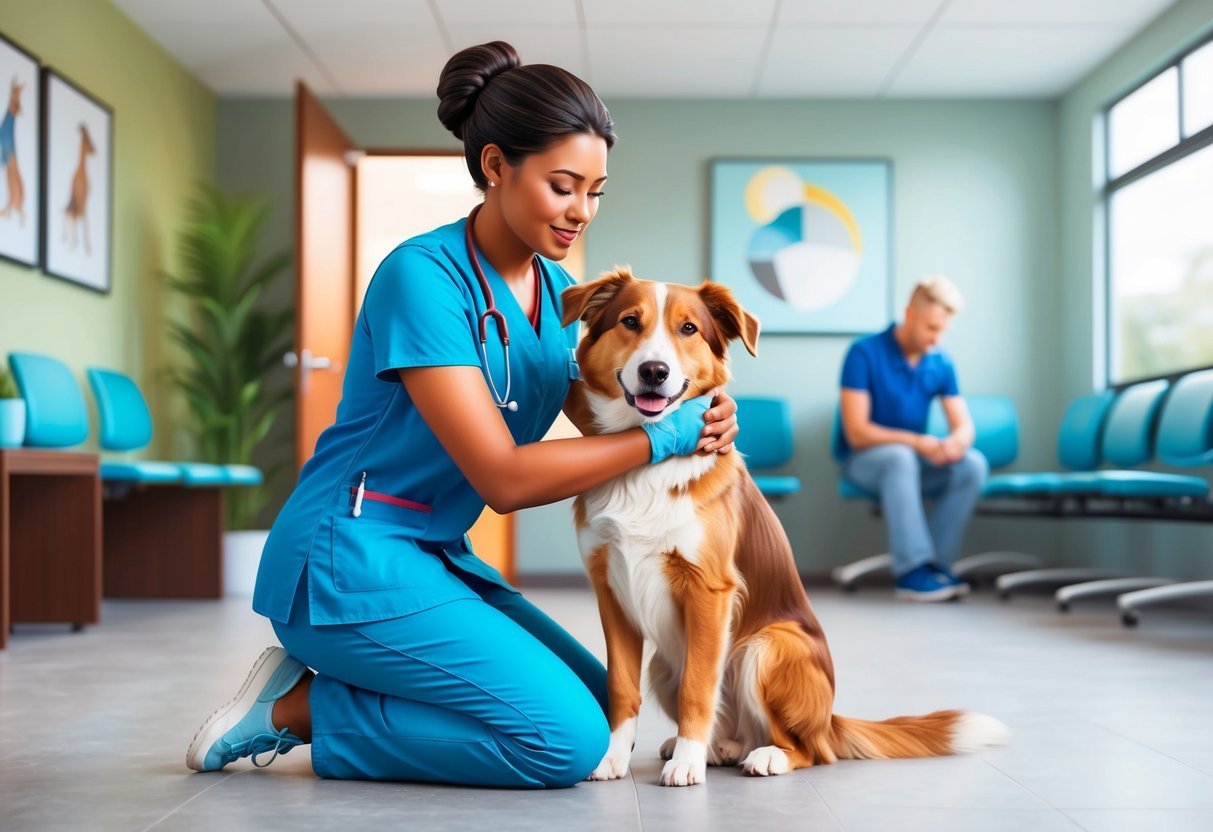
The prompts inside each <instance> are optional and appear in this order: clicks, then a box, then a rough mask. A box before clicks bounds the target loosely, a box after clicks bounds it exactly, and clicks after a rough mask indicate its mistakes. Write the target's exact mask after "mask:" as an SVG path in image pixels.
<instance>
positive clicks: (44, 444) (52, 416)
mask: <svg viewBox="0 0 1213 832" xmlns="http://www.w3.org/2000/svg"><path fill="white" fill-rule="evenodd" d="M8 363H9V367H10V368H11V369H12V371H13V377H14V378H15V379H16V380H17V387H18V388H19V389H20V390H21V398H23V399H25V417H26V420H25V444H26V446H27V447H31V448H70V447H72V446H73V445H79V444H80V443H81V442H83V441H84V440H85V439H87V438H88V411H87V410H86V409H85V407H84V396H82V395H81V394H80V386H79V385H78V384H76V379H75V377H74V376H73V375H72V371H71V370H70V369H68V366H67V365H66V364H64V363H63V362H62V361H59V360H57V359H54V358H51V357H50V356H46V355H39V354H37V353H32V352H14V353H10V354H9V357H8Z"/></svg>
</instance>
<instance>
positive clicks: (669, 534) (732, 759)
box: [563, 269, 1009, 786]
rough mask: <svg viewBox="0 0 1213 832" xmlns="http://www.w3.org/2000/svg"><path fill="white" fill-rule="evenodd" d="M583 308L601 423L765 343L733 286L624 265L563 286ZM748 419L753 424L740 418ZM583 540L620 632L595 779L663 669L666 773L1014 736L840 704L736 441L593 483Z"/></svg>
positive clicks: (821, 646) (956, 746)
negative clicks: (741, 349) (734, 349)
mask: <svg viewBox="0 0 1213 832" xmlns="http://www.w3.org/2000/svg"><path fill="white" fill-rule="evenodd" d="M563 303H564V322H565V325H566V326H567V325H568V324H569V323H571V322H572V321H574V320H576V319H578V318H580V319H581V320H582V321H584V323H585V332H584V334H583V336H582V340H581V343H580V346H579V348H578V351H577V359H578V362H579V363H580V365H581V373H582V378H583V384H581V385H577V386H576V388H575V390H574V396H575V397H578V398H577V399H575V404H574V406H575V408H576V409H577V410H579V411H580V412H579V413H577V414H576V415H577V417H578V418H577V419H576V421H578V422H579V423H580V424H582V425H583V426H585V425H590V426H591V428H590V429H591V430H592V431H594V432H598V433H612V432H616V431H620V430H625V429H627V428H630V427H635V426H637V425H639V424H641V423H642V422H643V421H645V420H655V419H660V418H662V417H663V416H665V415H666V414H667V413H669V412H671V411H672V410H673V409H675V408H677V407H678V406H679V404H680V403H681V401H682V400H683V399H684V398H690V397H693V396H698V395H701V394H703V393H706V392H707V391H709V390H711V389H712V388H714V387H717V386H720V385H723V384H724V383H725V382H726V381H727V380H728V378H729V370H728V358H727V347H728V345H729V343H730V342H731V341H733V340H735V339H738V338H740V339H741V342H742V343H743V344H744V345H745V347H746V349H747V350H749V352H750V354H751V355H756V354H757V353H756V344H755V342H756V341H757V338H758V328H759V324H758V320H757V319H756V318H755V317H754V316H753V315H751V314H750V313H749V312H747V311H745V310H744V309H742V308H741V306H740V305H739V304H738V303H737V301H736V300H735V299H734V298H733V295H732V293H730V292H729V290H728V289H727V288H725V287H724V286H722V285H720V284H717V283H704V284H703V285H701V286H699V287H697V288H695V287H689V286H678V285H672V284H666V283H657V282H652V281H647V280H637V279H635V278H633V277H632V275H631V273H630V272H629V271H628V270H626V269H621V270H617V271H615V272H613V273H608V274H606V275H604V276H603V277H601V278H600V279H598V280H595V281H593V282H591V283H587V284H584V285H580V286H574V287H571V288H569V289H567V290H565V292H564V295H563ZM744 429H745V426H744V424H743V425H742V430H744ZM574 511H575V516H576V524H577V534H578V542H579V545H580V548H581V554H582V558H583V559H584V561H585V565H586V569H587V571H588V572H589V576H590V581H591V583H592V584H593V586H594V591H595V593H596V595H597V598H598V607H599V612H600V614H601V617H602V625H603V629H604V631H605V635H606V644H607V683H608V689H609V693H610V713H609V714H608V719H609V722H610V727H611V739H610V745H609V748H608V750H607V753H606V756H605V757H604V758H603V760H602V762H601V763H600V764H599V766H598V768H597V769H595V771H594V772H593V773H592V774H591V775H590V778H589V779H591V780H611V779H615V778H620V777H623V776H625V775H626V774H627V770H628V764H629V761H630V759H631V755H632V747H633V743H634V740H635V737H636V718H637V715H638V713H639V711H640V670H641V659H642V653H643V649H644V642H645V641H646V640H648V641H649V642H651V643H652V644H653V646H654V648H655V652H654V654H653V658H652V661H651V662H650V664H649V677H650V682H651V684H652V688H653V691H654V693H655V694H656V695H657V699H658V701H659V702H660V703H661V706H662V708H663V709H664V710H665V712H666V713H667V714H669V716H670V718H671V719H673V720H674V721H675V722H676V723H677V724H678V735H677V737H672V738H670V739H669V740H667V741H666V743H665V744H664V745H663V746H662V748H661V755H662V757H663V758H665V759H666V761H667V762H666V764H665V767H664V768H663V770H662V772H661V783H662V784H663V785H667V786H689V785H693V784H696V783H702V782H703V780H704V776H705V766H707V765H732V764H737V763H740V765H741V766H742V767H743V768H744V770H745V771H746V772H747V773H749V774H756V775H764V776H765V775H770V774H783V773H785V772H788V771H791V770H793V769H796V768H801V767H803V766H810V765H814V764H822V763H832V762H834V761H835V760H836V759H839V758H843V759H856V758H864V759H876V758H889V757H925V756H935V755H943V754H954V753H958V752H962V751H971V750H976V749H978V748H981V747H983V746H986V745H994V744H999V743H1002V742H1005V741H1006V740H1007V738H1008V737H1009V732H1008V730H1007V728H1006V726H1004V725H1003V724H1002V723H1001V722H999V721H998V720H996V719H993V718H992V717H988V716H983V715H981V714H974V713H966V712H963V711H936V712H935V713H932V714H928V715H926V716H918V717H898V718H896V719H889V720H885V721H883V722H869V721H865V720H859V719H847V718H845V717H841V716H837V715H835V714H834V713H833V712H832V704H833V700H834V666H833V662H832V661H831V659H830V651H829V649H828V647H827V646H826V639H825V634H824V633H823V632H822V628H821V625H820V624H819V623H818V621H817V617H816V616H815V615H814V614H813V609H812V607H811V606H810V605H809V600H808V598H807V596H806V595H805V592H804V587H803V585H802V584H801V581H800V578H799V575H798V574H797V571H796V564H795V561H794V560H793V557H792V549H791V545H790V544H789V543H788V539H787V536H786V534H785V533H784V531H783V528H782V527H781V526H780V524H779V521H778V520H777V519H776V517H775V514H774V512H772V511H771V509H770V507H769V506H768V505H767V502H766V500H765V499H764V498H763V496H762V495H761V494H760V493H759V491H758V489H757V487H756V486H755V485H754V481H753V480H752V479H751V478H750V475H749V474H748V473H747V472H746V468H745V463H744V462H743V461H742V458H741V455H740V454H737V453H731V454H725V455H723V456H721V455H717V454H714V453H709V454H698V455H695V456H684V457H671V458H670V459H667V460H665V461H664V462H661V463H659V464H657V465H648V466H644V467H642V468H637V469H635V470H633V471H631V472H630V473H628V474H625V475H623V476H621V477H618V478H616V479H614V480H612V481H610V482H607V483H604V484H603V485H600V486H598V487H596V488H593V489H590V490H589V491H587V492H586V493H585V494H583V495H582V496H580V497H578V498H577V500H576V502H575V504H574Z"/></svg>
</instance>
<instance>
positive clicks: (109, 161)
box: [42, 68, 114, 292]
mask: <svg viewBox="0 0 1213 832" xmlns="http://www.w3.org/2000/svg"><path fill="white" fill-rule="evenodd" d="M42 116H43V120H44V121H43V125H44V126H43V130H42V141H43V153H42V212H43V229H44V231H43V237H42V268H43V270H45V271H46V273H47V274H49V275H52V276H54V277H60V278H63V279H65V280H70V281H73V282H75V283H79V284H80V285H82V286H86V287H88V288H90V289H94V290H96V291H98V292H108V291H109V289H110V241H111V232H110V229H111V219H112V217H111V214H112V210H111V206H112V205H113V171H114V142H113V137H114V115H113V111H112V110H111V109H110V108H109V106H108V105H106V104H104V103H102V102H101V101H99V100H97V99H96V98H94V97H93V96H91V95H89V94H88V93H87V92H85V91H84V90H82V89H81V88H80V87H78V86H76V85H75V84H73V83H72V82H71V81H68V80H67V79H66V78H64V77H63V76H62V75H60V74H59V73H57V72H55V71H54V70H52V69H48V68H44V69H43V70H42Z"/></svg>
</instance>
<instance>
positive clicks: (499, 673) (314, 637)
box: [274, 555, 609, 788]
mask: <svg viewBox="0 0 1213 832" xmlns="http://www.w3.org/2000/svg"><path fill="white" fill-rule="evenodd" d="M435 557H437V555H436V556H435ZM447 568H448V569H450V570H451V571H452V572H453V573H454V574H455V575H457V576H459V577H460V579H462V580H463V581H464V583H466V584H467V585H468V586H469V587H471V588H472V590H473V591H475V592H476V593H477V594H478V595H479V596H480V600H462V599H461V600H457V601H451V602H449V603H445V604H442V605H440V606H437V607H433V608H431V609H428V610H423V611H421V612H417V613H413V614H412V615H407V616H403V617H401V618H391V619H387V620H385V621H374V622H370V623H365V624H341V625H315V626H314V625H312V624H310V623H309V622H308V611H307V610H308V604H307V579H306V577H305V578H304V579H303V580H301V581H300V586H299V591H298V592H297V594H296V597H295V602H294V604H293V606H292V611H291V618H290V622H289V623H287V624H282V623H280V622H274V630H275V631H276V632H277V634H278V638H279V639H280V640H281V641H282V645H283V647H285V648H286V650H287V652H288V653H290V655H292V656H294V657H295V658H296V659H298V660H299V661H301V662H303V663H304V664H306V665H308V666H309V667H311V668H312V669H314V670H315V671H316V678H315V679H314V680H313V682H312V689H311V698H310V703H311V709H312V769H313V770H314V771H315V773H316V775H317V776H319V777H326V778H334V779H343V780H346V779H348V780H411V781H424V782H431V783H453V784H461V785H474V786H503V787H522V788H544V787H564V786H571V785H573V784H575V783H577V782H578V781H580V780H584V779H585V778H586V776H587V775H589V773H590V772H591V771H593V770H594V768H595V767H596V766H597V765H598V763H599V762H600V761H601V760H602V757H603V755H604V754H605V753H606V748H607V740H608V736H609V729H608V727H607V721H606V717H605V713H606V707H607V694H606V671H605V669H604V668H603V667H602V664H601V663H600V662H599V661H598V660H597V659H595V658H594V656H593V655H592V654H590V652H589V651H588V650H586V649H585V648H584V647H582V646H581V645H580V644H579V643H578V642H577V641H576V640H574V639H573V637H572V636H570V635H569V634H568V633H567V632H565V630H563V629H562V628H561V627H560V626H559V625H558V624H556V622H554V621H552V619H550V618H548V616H547V615H545V614H544V613H543V612H541V611H540V610H539V609H538V608H537V607H535V606H534V605H533V604H531V603H530V602H528V601H527V600H526V599H524V598H523V597H522V596H520V595H518V594H516V593H513V592H510V591H508V590H506V589H504V588H502V587H500V586H497V585H495V584H491V583H489V582H487V581H484V580H482V579H480V578H478V577H477V576H474V575H470V574H468V573H465V572H462V571H460V570H458V569H457V568H455V567H452V566H451V565H450V564H449V562H448V563H447ZM287 727H288V728H289V726H287Z"/></svg>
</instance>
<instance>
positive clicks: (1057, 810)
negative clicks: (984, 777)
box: [983, 760, 1086, 829]
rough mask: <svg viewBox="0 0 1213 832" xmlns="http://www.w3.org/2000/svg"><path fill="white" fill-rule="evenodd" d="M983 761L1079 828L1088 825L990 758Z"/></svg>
mask: <svg viewBox="0 0 1213 832" xmlns="http://www.w3.org/2000/svg"><path fill="white" fill-rule="evenodd" d="M983 762H984V763H985V764H986V765H987V766H989V767H990V768H992V769H994V770H995V771H997V772H998V773H999V774H1001V775H1002V776H1003V777H1005V778H1007V779H1008V780H1010V781H1011V782H1012V783H1014V784H1015V785H1016V786H1019V788H1021V789H1023V790H1024V791H1025V792H1027V793H1028V794H1030V795H1032V797H1034V798H1036V799H1037V800H1039V801H1040V802H1041V803H1043V804H1044V805H1045V806H1047V807H1048V808H1049V809H1051V810H1053V811H1054V812H1056V813H1057V814H1059V815H1061V816H1062V817H1063V818H1065V819H1066V820H1067V821H1069V822H1070V823H1072V824H1074V825H1075V826H1077V827H1078V828H1079V829H1086V827H1084V826H1083V825H1082V824H1080V823H1078V821H1076V820H1074V818H1072V817H1070V816H1069V815H1067V814H1066V813H1065V811H1064V810H1062V808H1061V807H1060V806H1054V805H1053V804H1052V803H1050V802H1049V801H1047V800H1045V799H1044V798H1043V797H1042V796H1040V795H1038V794H1037V793H1036V792H1034V791H1032V789H1030V788H1029V787H1028V786H1026V785H1024V784H1023V783H1020V782H1019V781H1018V780H1016V779H1015V778H1014V777H1013V776H1011V774H1010V773H1009V772H1006V771H1003V770H1002V769H1001V768H999V767H998V766H996V765H994V763H991V762H990V761H989V760H983Z"/></svg>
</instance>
